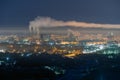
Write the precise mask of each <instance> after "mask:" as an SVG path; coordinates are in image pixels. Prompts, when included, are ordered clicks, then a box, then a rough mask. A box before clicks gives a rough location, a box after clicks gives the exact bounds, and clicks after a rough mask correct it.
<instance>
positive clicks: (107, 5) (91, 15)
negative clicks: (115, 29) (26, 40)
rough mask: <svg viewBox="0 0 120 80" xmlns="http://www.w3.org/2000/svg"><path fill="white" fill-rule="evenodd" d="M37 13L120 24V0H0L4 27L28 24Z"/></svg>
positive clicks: (1, 21)
mask: <svg viewBox="0 0 120 80" xmlns="http://www.w3.org/2000/svg"><path fill="white" fill-rule="evenodd" d="M37 16H45V17H46V16H48V17H52V18H55V19H58V20H65V21H67V20H76V21H82V22H93V23H110V24H120V0H0V27H3V26H7V27H11V26H17V27H25V26H26V27H27V26H28V25H29V21H31V20H34V18H35V17H37Z"/></svg>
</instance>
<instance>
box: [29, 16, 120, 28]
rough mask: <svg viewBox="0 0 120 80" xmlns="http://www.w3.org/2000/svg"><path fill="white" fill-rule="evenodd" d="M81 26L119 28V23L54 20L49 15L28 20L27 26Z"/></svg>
mask: <svg viewBox="0 0 120 80" xmlns="http://www.w3.org/2000/svg"><path fill="white" fill-rule="evenodd" d="M61 26H68V27H69V26H70V27H83V28H116V29H120V24H97V23H86V22H78V21H63V20H56V19H53V18H51V17H37V18H35V20H33V21H30V23H29V28H31V27H32V28H41V27H61Z"/></svg>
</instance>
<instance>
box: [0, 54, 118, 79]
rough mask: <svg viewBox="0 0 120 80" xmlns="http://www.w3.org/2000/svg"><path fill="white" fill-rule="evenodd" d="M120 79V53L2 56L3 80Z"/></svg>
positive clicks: (0, 66) (1, 72)
mask: <svg viewBox="0 0 120 80" xmlns="http://www.w3.org/2000/svg"><path fill="white" fill-rule="evenodd" d="M8 79H10V80H120V55H119V54H116V55H115V54H111V55H104V54H86V55H78V56H76V57H75V58H67V57H63V56H61V55H49V54H29V53H26V54H24V55H23V54H10V53H6V54H3V53H1V54H0V80H8Z"/></svg>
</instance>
